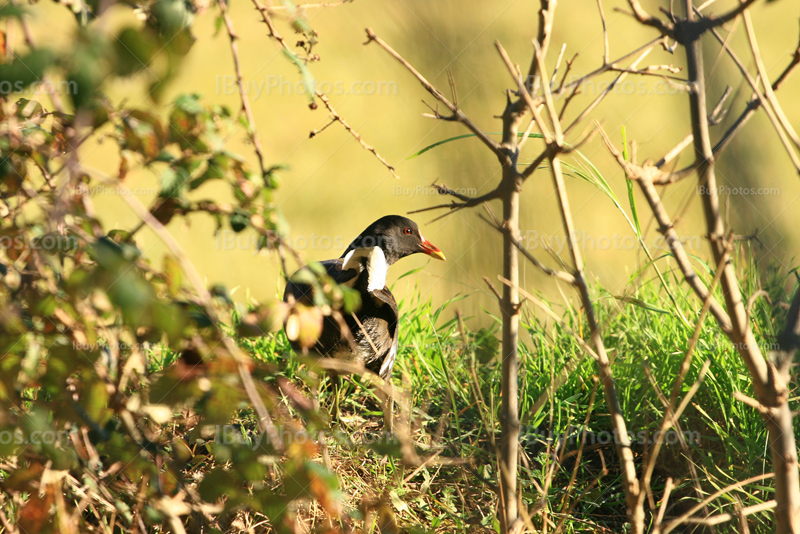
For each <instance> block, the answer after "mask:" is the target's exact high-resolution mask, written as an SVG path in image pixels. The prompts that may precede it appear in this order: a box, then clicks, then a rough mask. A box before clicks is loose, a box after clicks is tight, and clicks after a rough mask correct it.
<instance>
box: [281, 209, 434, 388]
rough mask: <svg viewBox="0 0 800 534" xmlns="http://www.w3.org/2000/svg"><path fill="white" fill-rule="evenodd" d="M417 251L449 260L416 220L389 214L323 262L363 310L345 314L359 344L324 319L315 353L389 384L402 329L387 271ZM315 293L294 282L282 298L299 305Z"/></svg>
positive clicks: (307, 302)
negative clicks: (358, 367)
mask: <svg viewBox="0 0 800 534" xmlns="http://www.w3.org/2000/svg"><path fill="white" fill-rule="evenodd" d="M418 252H421V253H423V254H427V255H428V256H431V257H432V258H436V259H439V260H444V254H442V251H441V250H439V249H438V248H436V247H435V246H434V245H432V244H431V243H430V242H429V241H428V240H427V239H425V238H424V237H422V234H421V233H420V232H419V227H418V226H417V224H416V223H415V222H414V221H412V220H411V219H408V218H406V217H402V216H400V215H387V216H385V217H381V218H380V219H378V220H377V221H375V222H374V223H372V224H370V225H369V226H368V227H367V228H366V229H365V230H364V231H363V232H361V234H360V235H359V236H358V237H356V238H355V239H354V240H353V242H352V243H350V246H348V247H347V250H345V251H344V253H343V254H342V256H341V257H340V258H338V259H335V260H326V261H322V262H320V263H322V265H323V266H324V267H325V270H326V271H327V273H328V274H329V275H330V276H331V277H332V278H333V279H334V280H335V281H336V282H337V283H338V284H346V285H348V286H350V287H352V288H353V289H355V290H356V291H358V292H359V293H360V295H361V308H360V309H359V310H358V311H357V312H355V313H354V314H350V315H344V320H345V322H346V323H347V327H348V328H349V329H350V333H351V334H352V337H353V340H354V341H355V344H354V345H352V344H351V343H350V341H348V339H347V337H346V335H345V334H344V333H343V332H342V329H341V328H340V327H339V324H338V323H337V322H336V320H335V319H334V318H333V317H330V316H325V318H324V322H323V328H322V334H321V335H320V337H319V339H318V340H317V343H316V345H315V346H314V348H313V350H314V351H315V352H318V353H319V354H320V355H322V356H328V357H335V358H345V359H352V360H356V361H360V362H361V363H363V364H364V365H365V367H366V368H367V369H369V370H370V371H372V372H374V373H375V374H377V375H379V376H380V377H381V378H383V379H384V380H387V381H388V380H389V379H390V377H391V376H392V368H393V367H394V362H395V358H396V357H397V339H398V327H397V302H396V301H395V299H394V295H392V292H391V291H389V288H388V287H386V271H387V269H388V267H389V266H390V265H392V264H393V263H395V262H396V261H397V260H399V259H400V258H404V257H406V256H409V255H411V254H416V253H418ZM292 278H294V276H293V277H292ZM311 291H312V287H311V286H308V285H305V284H299V283H293V282H292V281H291V280H290V281H289V282H288V283H287V285H286V290H285V291H284V294H283V300H284V301H285V302H288V301H289V296H290V295H291V296H292V297H294V300H295V301H297V302H300V303H303V304H306V305H311V304H312V302H313V298H312V296H313V295H312V294H311ZM292 348H293V349H294V350H295V351H297V352H300V347H299V346H298V345H297V343H295V342H292ZM354 349H355V350H354Z"/></svg>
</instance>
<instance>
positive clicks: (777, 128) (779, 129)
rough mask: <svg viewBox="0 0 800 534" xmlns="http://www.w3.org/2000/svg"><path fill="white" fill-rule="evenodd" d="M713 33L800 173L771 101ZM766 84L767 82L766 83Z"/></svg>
mask: <svg viewBox="0 0 800 534" xmlns="http://www.w3.org/2000/svg"><path fill="white" fill-rule="evenodd" d="M711 33H712V34H713V35H714V37H716V38H717V41H719V42H720V44H722V46H723V47H724V48H725V51H726V52H728V55H729V56H730V57H731V59H732V60H733V62H734V63H736V66H737V67H738V68H739V71H740V72H741V73H742V76H744V78H745V80H747V83H749V84H750V87H752V88H753V91H754V93H755V95H756V96H757V97H758V100H759V101H760V102H761V105H762V106H763V107H764V111H766V112H767V116H768V117H769V120H770V122H772V126H773V127H774V128H775V131H776V132H778V136H779V137H780V139H781V143H783V146H784V148H786V152H787V153H788V154H789V158H790V159H791V160H792V163H793V164H794V166H795V168H796V169H797V171H798V172H800V158H799V157H798V156H797V154H796V153H795V151H794V149H793V148H792V146H791V144H790V141H789V139H787V137H786V132H784V130H783V128H782V127H781V123H780V121H779V120H778V118H777V117H776V116H775V112H774V111H773V109H772V106H771V105H770V104H769V100H768V99H767V97H765V96H764V95H763V94H762V93H761V90H760V89H759V87H758V82H756V80H754V79H753V77H752V76H751V75H750V73H749V72H748V71H747V67H745V66H744V64H743V63H742V62H741V60H740V59H739V57H738V56H737V55H736V53H735V52H734V51H733V50H732V49H731V48H730V47H729V46H728V45H727V44H726V43H725V41H724V40H723V39H722V37H720V35H719V33H717V32H716V30H711ZM765 83H767V82H766V81H765Z"/></svg>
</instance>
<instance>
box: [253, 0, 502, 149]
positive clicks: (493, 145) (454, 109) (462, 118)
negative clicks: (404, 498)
mask: <svg viewBox="0 0 800 534" xmlns="http://www.w3.org/2000/svg"><path fill="white" fill-rule="evenodd" d="M256 1H257V0H256ZM366 32H367V43H366V44H369V43H371V42H375V43H377V44H378V46H380V47H381V48H383V49H384V50H386V52H388V53H389V55H390V56H392V57H393V58H395V59H396V60H397V61H398V62H400V64H401V65H403V66H404V67H405V68H406V70H408V71H409V72H410V73H411V74H412V75H414V77H415V78H416V79H417V80H419V82H420V83H421V84H422V86H423V87H424V88H425V89H426V90H427V91H428V92H429V93H430V94H431V95H433V97H434V98H435V99H436V100H438V101H439V102H441V103H442V104H444V105H445V106H446V107H447V109H449V110H450V111H451V113H452V114H453V119H454V120H457V121H458V122H460V123H462V124H463V125H464V126H466V127H467V128H468V129H469V130H470V131H471V132H472V133H474V134H475V135H476V136H477V137H478V139H480V140H481V141H482V142H483V144H484V145H486V146H487V147H489V150H491V151H492V152H494V154H495V156H497V158H498V159H499V160H500V162H501V163H502V164H503V165H507V164H508V165H510V164H511V159H510V158H509V156H508V155H507V154H506V153H505V152H504V151H503V150H502V149H501V148H500V145H499V144H498V143H497V141H495V140H494V139H492V138H491V137H489V136H488V135H486V134H485V133H484V132H483V130H481V129H480V128H478V126H477V125H475V123H474V122H472V121H471V120H470V119H469V117H467V116H466V115H465V114H464V113H463V112H462V111H461V110H460V109H459V108H458V106H456V105H455V104H453V103H452V102H450V101H449V100H448V99H447V97H445V96H444V94H442V92H441V91H439V90H438V89H437V88H436V87H434V86H433V84H431V83H430V82H429V81H428V80H426V79H425V77H424V76H423V75H422V74H420V73H419V71H417V69H415V68H414V67H413V66H412V65H411V64H410V63H409V62H408V61H406V60H405V59H403V56H401V55H400V54H398V53H397V52H395V51H394V49H393V48H392V47H391V46H389V45H388V44H387V43H386V42H385V41H384V40H383V39H381V38H380V37H378V36H377V35H376V34H375V32H374V31H372V28H367V29H366Z"/></svg>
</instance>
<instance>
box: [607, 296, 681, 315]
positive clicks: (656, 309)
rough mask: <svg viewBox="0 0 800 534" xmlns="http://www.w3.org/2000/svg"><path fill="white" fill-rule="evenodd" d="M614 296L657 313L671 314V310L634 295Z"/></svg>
mask: <svg viewBox="0 0 800 534" xmlns="http://www.w3.org/2000/svg"><path fill="white" fill-rule="evenodd" d="M614 298H615V299H617V300H620V301H622V302H627V303H629V304H633V305H634V306H639V307H640V308H644V309H645V310H649V311H652V312H656V313H663V314H665V315H671V312H670V311H668V310H665V309H664V308H659V307H658V306H655V305H653V304H650V303H648V302H645V301H643V300H641V299H637V298H634V297H625V296H619V297H616V296H615V297H614Z"/></svg>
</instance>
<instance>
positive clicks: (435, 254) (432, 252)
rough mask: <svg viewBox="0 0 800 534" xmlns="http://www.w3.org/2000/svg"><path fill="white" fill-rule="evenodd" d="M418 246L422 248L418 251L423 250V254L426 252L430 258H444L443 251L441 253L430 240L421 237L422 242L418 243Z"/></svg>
mask: <svg viewBox="0 0 800 534" xmlns="http://www.w3.org/2000/svg"><path fill="white" fill-rule="evenodd" d="M420 247H421V249H422V250H421V251H420V252H423V253H424V254H427V255H428V256H430V257H431V258H436V259H437V260H444V259H445V258H444V253H442V251H441V250H439V249H438V248H436V246H435V245H434V244H433V243H431V242H430V241H428V240H427V239H425V238H424V237H423V238H422V244H421V245H420Z"/></svg>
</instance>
